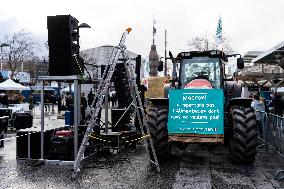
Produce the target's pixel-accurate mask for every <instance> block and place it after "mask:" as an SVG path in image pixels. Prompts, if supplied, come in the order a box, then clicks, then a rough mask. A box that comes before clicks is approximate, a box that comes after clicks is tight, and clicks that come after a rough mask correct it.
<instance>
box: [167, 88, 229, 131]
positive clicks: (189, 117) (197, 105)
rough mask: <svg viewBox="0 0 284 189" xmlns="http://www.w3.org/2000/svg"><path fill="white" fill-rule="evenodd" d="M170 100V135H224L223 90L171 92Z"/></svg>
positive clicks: (179, 90)
mask: <svg viewBox="0 0 284 189" xmlns="http://www.w3.org/2000/svg"><path fill="white" fill-rule="evenodd" d="M169 98H170V99H169V105H170V107H169V116H168V132H169V134H187V133H196V134H224V94H223V90H222V89H177V90H170V92H169Z"/></svg>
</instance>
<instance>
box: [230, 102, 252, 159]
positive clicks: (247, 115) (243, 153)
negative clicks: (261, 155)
mask: <svg viewBox="0 0 284 189" xmlns="http://www.w3.org/2000/svg"><path fill="white" fill-rule="evenodd" d="M232 118H233V127H234V128H233V137H232V139H231V142H230V147H231V159H232V160H233V161H235V162H239V163H253V162H254V159H255V155H256V152H257V151H256V147H257V127H256V117H255V113H254V110H253V109H252V108H243V107H239V108H234V109H233V112H232Z"/></svg>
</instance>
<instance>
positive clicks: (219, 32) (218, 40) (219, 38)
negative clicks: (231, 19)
mask: <svg viewBox="0 0 284 189" xmlns="http://www.w3.org/2000/svg"><path fill="white" fill-rule="evenodd" d="M222 42H223V34H222V20H221V17H219V21H218V25H217V31H216V48H217V47H218V45H219V44H220V43H222Z"/></svg>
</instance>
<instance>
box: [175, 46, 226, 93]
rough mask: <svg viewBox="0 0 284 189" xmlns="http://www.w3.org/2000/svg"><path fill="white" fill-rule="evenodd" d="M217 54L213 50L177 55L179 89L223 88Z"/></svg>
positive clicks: (220, 62) (219, 59)
mask: <svg viewBox="0 0 284 189" xmlns="http://www.w3.org/2000/svg"><path fill="white" fill-rule="evenodd" d="M219 52H220V51H215V50H214V51H205V52H202V53H198V52H182V53H179V55H178V57H177V59H178V60H179V62H180V69H179V88H223V85H222V80H223V77H222V76H223V74H222V73H223V69H222V60H221V54H220V53H219ZM213 53H214V54H213ZM217 53H219V54H220V55H219V56H218V55H217Z"/></svg>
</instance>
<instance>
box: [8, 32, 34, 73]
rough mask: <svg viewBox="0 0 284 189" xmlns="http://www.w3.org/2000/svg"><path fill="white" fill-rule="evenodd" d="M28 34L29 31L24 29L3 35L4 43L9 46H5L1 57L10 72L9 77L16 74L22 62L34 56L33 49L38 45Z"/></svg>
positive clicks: (30, 59) (32, 58)
mask: <svg viewBox="0 0 284 189" xmlns="http://www.w3.org/2000/svg"><path fill="white" fill-rule="evenodd" d="M30 36H31V34H30V33H26V32H24V31H20V32H15V33H13V34H10V35H5V43H7V44H9V47H8V48H5V51H4V53H3V58H4V61H5V62H6V63H7V65H8V68H9V69H10V70H11V72H12V73H11V78H13V77H14V76H15V75H16V74H17V72H18V70H19V68H20V67H21V64H22V63H25V62H28V61H32V60H34V58H35V50H36V49H37V48H38V47H39V45H38V44H37V43H35V42H34V41H33V39H32V38H31V37H30Z"/></svg>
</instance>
